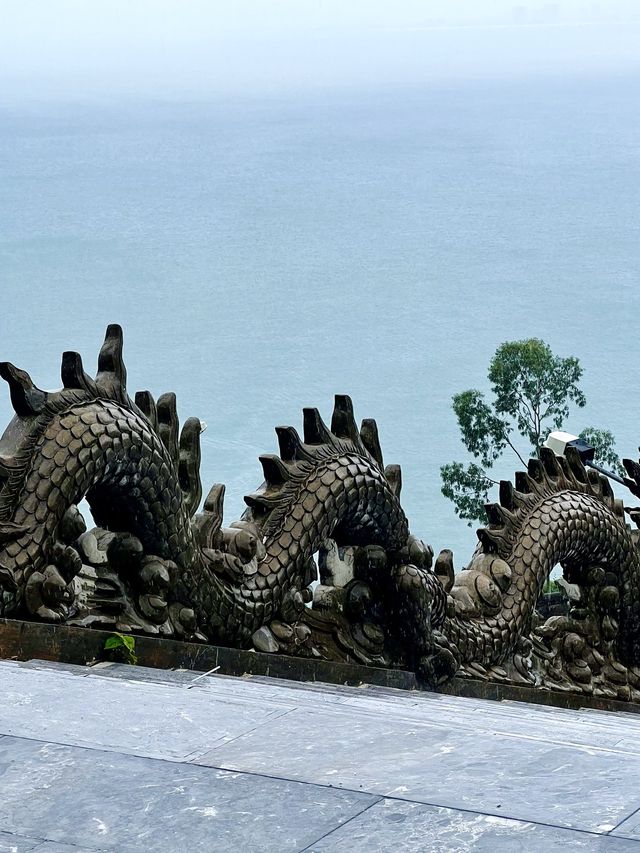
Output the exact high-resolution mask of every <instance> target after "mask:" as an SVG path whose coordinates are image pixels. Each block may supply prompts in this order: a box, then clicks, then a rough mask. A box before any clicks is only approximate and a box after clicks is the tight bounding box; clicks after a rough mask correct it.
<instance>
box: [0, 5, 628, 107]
mask: <svg viewBox="0 0 640 853" xmlns="http://www.w3.org/2000/svg"><path fill="white" fill-rule="evenodd" d="M639 33H640V3H639V2H638V0H602V2H600V3H597V2H590V0H559V2H543V0H538V2H527V0H520V2H518V0H447V1H446V2H445V0H391V1H390V0H229V2H222V0H0V87H1V88H0V94H1V95H2V96H3V97H4V98H5V99H6V98H7V97H10V96H11V95H12V94H13V95H14V96H16V97H21V96H22V95H25V94H26V95H33V96H38V95H58V96H66V95H69V96H76V95H78V96H87V95H91V94H109V93H123V92H125V93H130V94H143V93H148V92H153V93H158V92H164V93H166V94H167V95H170V96H172V95H179V94H185V93H189V94H197V95H209V94H217V93H221V92H222V93H224V92H230V91H237V90H242V91H264V90H270V91H275V92H278V91H280V90H282V89H295V88H302V89H304V88H307V87H316V88H317V87H323V86H335V85H361V84H363V83H367V82H368V83H371V84H373V85H376V84H378V83H381V82H384V83H389V84H393V83H395V82H398V81H403V82H421V81H424V80H425V79H429V78H433V77H436V78H439V77H447V76H452V75H453V76H456V75H458V76H459V75H463V76H464V75H469V74H492V75H495V74H510V73H514V74H516V73H523V72H526V73H531V72H536V73H545V72H546V71H558V70H560V71H567V72H569V73H570V72H571V71H573V70H578V71H581V70H584V69H585V68H587V69H589V68H592V69H594V70H596V71H598V70H601V69H609V68H613V69H615V68H620V69H627V68H628V67H629V66H630V65H634V64H636V63H638V58H637V57H638V54H639V52H640V51H638V36H639Z"/></svg>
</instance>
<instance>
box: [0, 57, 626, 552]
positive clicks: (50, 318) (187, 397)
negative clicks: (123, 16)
mask: <svg viewBox="0 0 640 853" xmlns="http://www.w3.org/2000/svg"><path fill="white" fill-rule="evenodd" d="M639 91H640V74H638V75H636V74H634V73H631V72H629V73H624V74H623V73H613V72H612V73H608V74H606V73H604V74H603V73H600V74H597V75H596V74H593V75H588V74H586V73H585V74H584V75H577V74H570V75H563V74H561V73H560V72H558V73H556V74H540V75H536V74H533V73H532V74H522V75H520V76H517V77H508V76H505V77H504V78H500V77H499V76H496V77H495V78H492V79H488V78H487V79H473V78H471V77H469V78H468V79H457V80H453V79H452V80H448V81H440V82H435V81H434V82H428V81H427V82H423V83H421V84H420V85H405V84H398V85H392V84H388V85H376V86H367V85H365V84H362V85H359V86H353V87H350V88H349V87H342V88H335V89H334V90H332V89H330V88H327V89H326V90H322V91H313V92H297V93H296V92H292V93H288V94H277V93H273V92H272V93H270V94H268V95H264V96H260V97H258V96H257V95H252V94H251V93H246V94H244V95H233V96H231V95H229V96H216V97H210V98H205V97H201V96H199V97H197V98H195V97H194V98H171V99H163V98H162V97H160V96H158V97H144V98H140V97H134V96H127V97H119V98H111V99H110V98H108V97H102V98H99V99H95V100H91V99H84V100H83V99H75V100H69V101H65V100H64V99H58V100H56V101H51V100H42V101H39V100H37V99H36V98H31V99H25V100H24V101H23V102H21V101H17V100H14V101H12V102H11V103H5V104H3V105H2V109H1V111H0V331H1V336H0V357H1V358H2V359H3V360H10V361H12V362H14V363H15V364H16V365H18V366H19V367H21V368H23V369H25V370H27V371H28V372H29V373H30V374H31V376H32V378H33V380H34V381H35V383H36V384H37V385H39V386H40V387H42V388H45V389H48V388H56V387H59V385H60V378H59V364H60V355H61V353H62V351H63V350H77V351H79V352H80V353H81V354H82V356H83V358H84V360H85V365H86V366H87V368H91V369H92V370H93V369H95V363H96V358H97V353H98V350H99V347H100V344H101V341H102V337H103V334H104V330H105V328H106V326H107V324H109V323H120V324H121V325H122V326H123V327H124V332H125V358H126V363H127V367H128V375H129V389H130V391H131V392H134V391H135V390H139V389H149V390H150V391H152V392H153V393H154V394H156V395H159V394H161V393H163V392H165V391H175V392H176V394H177V398H178V405H179V412H180V416H181V418H182V419H185V418H187V417H188V416H190V415H197V416H199V417H200V418H202V420H203V421H205V422H206V424H207V429H206V432H205V433H204V434H203V444H202V479H203V483H204V487H205V491H206V490H208V488H209V486H211V485H212V484H213V483H218V482H220V483H225V484H226V487H227V500H226V506H225V520H226V522H227V523H228V522H231V521H233V520H235V519H237V518H239V517H240V515H241V513H242V512H243V508H244V503H243V495H244V494H246V493H248V492H251V491H253V490H255V488H256V487H257V486H258V485H259V484H260V482H261V480H262V477H261V469H260V465H259V463H258V456H259V455H260V454H261V453H272V452H276V448H277V444H276V437H275V433H274V432H273V428H274V427H275V426H276V425H280V424H284V425H287V424H292V425H294V426H296V427H298V428H300V427H301V410H302V407H305V406H316V407H318V408H319V409H320V411H321V413H322V414H323V415H324V416H325V419H326V420H327V421H329V420H330V418H331V411H332V405H333V395H334V394H336V393H339V394H349V395H350V396H351V397H352V399H353V403H354V406H355V411H356V415H357V417H358V418H359V419H361V418H370V417H373V418H375V419H376V420H377V422H378V426H379V431H380V437H381V443H382V449H383V452H384V457H385V462H387V463H398V464H400V465H401V467H402V477H403V487H402V501H403V505H404V507H405V509H406V512H407V514H408V516H409V519H410V524H411V528H412V531H413V532H414V533H415V534H416V535H418V536H421V537H422V538H423V539H424V540H425V541H427V542H429V543H430V544H431V545H432V546H433V548H434V549H435V550H436V552H437V551H438V550H439V549H441V548H452V549H453V550H454V553H455V562H456V566H457V568H460V567H461V566H463V565H464V564H465V562H466V561H467V560H468V558H469V556H470V555H471V553H472V551H473V548H474V546H475V542H476V536H475V530H474V528H473V527H468V526H467V524H466V523H465V522H464V521H461V520H460V519H459V518H457V517H456V515H455V513H454V510H453V506H452V505H451V503H449V502H448V501H447V500H446V499H445V498H444V497H443V496H442V494H441V492H440V473H439V471H440V467H441V466H442V465H443V464H445V463H447V462H450V461H453V460H459V461H467V460H468V457H467V455H466V452H465V450H464V447H463V446H462V444H461V442H460V437H459V431H458V427H457V424H456V420H455V417H454V414H453V412H452V409H451V398H452V396H453V395H454V394H455V393H457V392H459V391H461V390H464V389H467V388H480V389H482V390H485V391H487V392H489V387H488V382H487V377H486V374H487V367H488V363H489V361H490V359H491V356H492V354H493V353H494V351H495V350H496V348H497V347H498V346H499V344H500V343H502V342H503V341H509V340H519V339H523V338H530V337H538V338H542V339H543V340H545V341H546V342H547V343H548V344H549V345H550V346H551V347H552V349H553V350H554V352H556V353H557V354H558V355H561V356H576V357H578V358H579V359H580V362H581V364H582V366H583V368H584V377H583V381H582V388H583V390H584V392H585V394H586V397H587V401H588V403H587V407H586V408H585V409H583V410H576V411H572V413H571V415H570V417H569V419H568V420H567V422H566V424H565V427H566V428H567V429H568V430H569V431H574V432H576V433H577V432H578V431H580V430H581V429H582V428H583V427H585V426H596V427H600V428H607V429H610V430H611V431H612V432H613V433H614V435H615V437H616V441H617V448H618V451H619V453H620V454H621V455H622V456H632V457H635V456H637V447H638V443H639V442H640V418H639V415H640V402H639V401H638V388H639V384H638V378H637V370H638V368H639V367H640V345H639V343H638V329H637V324H638V322H639V319H640V310H639V309H640V293H639V283H640V110H638V109H637V102H638V92H639ZM0 390H1V389H0ZM11 415H12V410H11V406H10V401H9V395H8V392H7V390H6V389H5V390H4V391H2V393H1V395H0V421H1V422H2V424H3V425H4V423H7V422H8V421H9V419H10V417H11ZM518 466H519V463H518V460H517V459H516V458H515V457H512V458H508V457H505V459H504V460H503V461H502V462H501V463H500V464H499V465H498V466H497V468H496V472H497V474H498V476H502V477H510V476H511V475H512V474H513V472H514V471H515V470H516V469H517V468H518ZM625 497H626V498H627V499H630V500H631V501H633V499H632V498H630V496H629V495H626V496H625Z"/></svg>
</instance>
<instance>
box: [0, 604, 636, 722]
mask: <svg viewBox="0 0 640 853" xmlns="http://www.w3.org/2000/svg"><path fill="white" fill-rule="evenodd" d="M109 636H111V632H110V631H98V630H96V629H93V628H72V627H69V626H66V625H51V624H47V623H45V622H22V621H19V620H16V619H0V658H3V659H7V660H20V661H26V660H33V659H41V660H49V661H58V662H61V663H74V664H86V663H88V662H90V661H94V660H101V659H104V654H103V649H104V643H105V640H106V638H107V637H109ZM135 639H136V649H135V651H136V655H137V656H138V663H139V664H140V665H141V666H149V667H155V668H157V669H192V670H197V671H199V672H207V671H208V670H211V669H214V668H215V667H220V669H219V670H218V671H219V672H220V674H221V675H236V676H239V675H245V674H248V675H261V676H269V677H271V678H288V679H291V680H293V681H310V682H314V681H318V682H323V683H325V684H345V685H358V684H372V685H376V686H378V687H395V688H397V689H400V690H416V689H417V688H418V687H419V685H418V683H417V681H416V677H415V675H414V674H413V673H412V672H407V671H405V670H401V669H382V668H379V667H372V666H362V665H359V664H348V663H334V662H331V661H323V660H314V659H309V658H296V657H287V656H286V655H270V654H264V653H262V652H251V651H243V650H241V649H228V648H225V647H223V646H210V645H205V644H200V643H184V642H181V641H180V640H170V639H162V638H160V637H145V636H136V638H135ZM440 692H441V693H443V694H446V695H449V696H464V697H467V698H472V699H493V700H496V701H505V700H506V701H511V702H532V703H535V704H538V705H552V706H554V707H556V708H568V709H572V710H578V709H580V708H593V709H597V710H602V711H626V712H627V713H632V714H640V705H639V704H634V703H632V702H619V701H616V700H613V699H604V698H598V697H595V696H588V695H586V694H583V695H579V694H576V693H561V692H558V691H553V690H542V689H539V688H532V687H526V686H522V687H520V686H517V685H513V684H497V683H495V682H489V681H477V680H474V679H469V678H454V679H453V681H451V682H450V683H449V684H447V685H444V686H443V687H442V688H440Z"/></svg>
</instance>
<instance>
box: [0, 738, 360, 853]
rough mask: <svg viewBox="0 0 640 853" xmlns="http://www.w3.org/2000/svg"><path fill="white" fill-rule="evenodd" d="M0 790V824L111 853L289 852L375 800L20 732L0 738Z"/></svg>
mask: <svg viewBox="0 0 640 853" xmlns="http://www.w3.org/2000/svg"><path fill="white" fill-rule="evenodd" d="M0 790H1V791H2V797H1V798H0V830H3V831H5V832H15V833H17V834H19V835H24V836H39V837H41V838H46V839H47V840H49V841H58V842H63V843H66V844H71V845H77V846H80V847H85V848H88V849H90V850H109V851H118V853H141V851H144V853H149V851H161V853H185V851H189V853H195V851H203V853H204V851H206V853H213V851H225V853H226V851H231V850H242V851H243V853H248V851H260V853H266V851H274V853H284V851H297V850H300V849H302V848H303V847H305V846H307V845H308V844H310V843H312V842H313V841H314V840H316V839H318V838H319V837H321V836H322V835H324V834H326V833H327V832H329V831H330V830H332V829H333V828H335V827H337V826H339V825H340V824H341V823H342V822H344V821H345V820H348V819H349V818H351V817H353V816H354V815H356V814H358V813H359V812H360V811H362V810H363V809H364V808H366V807H367V806H368V805H370V804H371V803H372V802H374V801H375V798H372V797H370V796H368V795H365V794H357V793H351V792H347V791H337V790H331V789H328V788H317V787H314V786H312V785H301V784H299V783H296V782H285V781H277V780H272V779H264V778H260V777H254V776H245V775H242V774H237V773H229V772H224V771H216V770H212V769H209V768H205V767H197V766H194V765H192V764H189V765H186V764H178V763H175V762H168V761H155V760H153V759H148V758H139V757H136V756H131V755H119V754H117V753H113V752H100V751H96V750H87V749H81V748H78V747H68V746H60V745H57V744H43V743H38V742H35V741H26V740H21V739H19V738H4V739H3V740H2V741H0ZM27 849H28V848H27ZM42 853H48V851H46V850H45V851H42Z"/></svg>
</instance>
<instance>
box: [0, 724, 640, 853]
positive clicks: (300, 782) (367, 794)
mask: <svg viewBox="0 0 640 853" xmlns="http://www.w3.org/2000/svg"><path fill="white" fill-rule="evenodd" d="M3 737H8V738H14V739H15V740H26V741H29V742H30V743H41V744H42V745H43V746H63V747H66V748H68V749H81V750H85V751H87V752H103V753H105V754H107V755H113V754H114V753H115V754H116V755H125V756H127V757H129V758H132V759H134V760H136V759H140V760H146V761H157V762H160V763H162V764H172V765H175V764H182V765H183V766H185V767H200V768H202V769H206V770H220V771H223V772H225V773H235V774H237V775H239V776H252V777H257V778H260V779H270V780H271V781H274V782H289V783H293V784H296V785H306V786H308V787H310V788H323V789H325V790H330V791H336V792H338V793H339V792H340V791H345V792H346V793H348V794H358V795H360V796H365V797H375V798H376V799H377V800H378V801H381V800H393V801H394V802H398V803H413V804H414V805H418V806H429V807H431V808H436V809H449V810H451V811H457V812H463V813H464V814H472V815H478V816H480V817H498V818H503V819H504V820H513V821H516V822H518V823H530V824H533V825H535V826H543V827H546V828H548V829H562V830H566V831H567V832H579V833H581V834H583V835H589V836H593V837H594V838H603V837H605V836H608V835H609V834H610V833H611V832H614V831H615V829H614V830H608V831H607V832H606V833H604V832H595V831H593V830H591V829H581V828H580V827H575V826H562V825H560V824H555V823H545V822H544V821H537V820H531V819H528V818H522V817H515V816H512V815H508V814H495V813H494V812H491V813H489V812H483V811H479V810H477V809H469V808H464V807H462V806H456V805H447V804H446V803H434V802H425V801H424V800H412V799H410V798H409V797H396V796H393V794H379V793H377V792H374V791H364V790H357V789H355V788H347V787H337V786H335V785H328V784H326V783H323V782H309V781H307V780H305V779H291V778H288V777H286V776H274V775H272V774H268V773H258V772H256V771H252V770H238V769H237V768H231V767H218V766H217V765H211V764H197V763H195V761H186V760H184V759H175V760H172V759H169V758H156V757H153V756H148V755H136V754H135V753H129V752H118V751H117V750H114V749H105V748H101V747H99V746H79V745H74V744H67V743H58V742H57V741H47V740H39V739H38V738H30V737H21V736H19V735H0V739H2V738H3ZM370 805H371V806H372V805H375V803H371V804H370ZM365 810H366V809H365ZM637 811H640V806H638V808H637V809H635V811H632V812H631V813H630V814H629V815H628V816H627V817H625V818H624V820H628V819H629V817H632V816H633V815H634V814H635V813H636V812H637ZM624 820H623V821H621V822H620V824H618V826H619V825H621V824H622V823H623V822H624ZM345 823H346V821H345ZM343 825H344V824H343ZM337 828H338V827H335V829H337ZM615 828H616V829H617V827H615ZM2 831H8V832H11V830H2ZM612 837H614V838H617V837H618V836H612ZM631 840H634V841H635V840H637V839H631ZM56 843H60V842H56ZM314 843H316V842H314ZM102 849H104V848H102ZM304 849H306V848H304ZM97 853H100V851H99V850H98V851H97ZM298 853H301V851H299V852H298Z"/></svg>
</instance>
